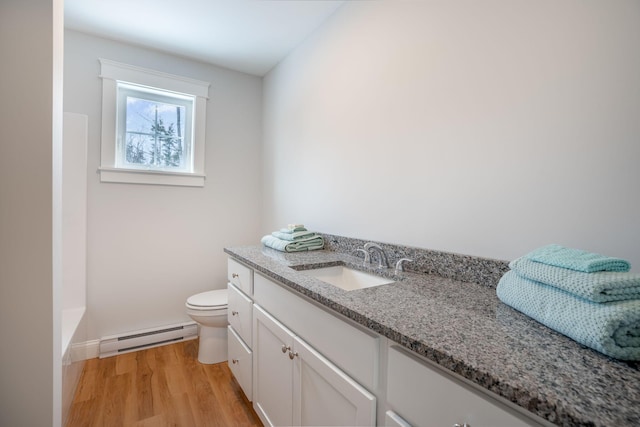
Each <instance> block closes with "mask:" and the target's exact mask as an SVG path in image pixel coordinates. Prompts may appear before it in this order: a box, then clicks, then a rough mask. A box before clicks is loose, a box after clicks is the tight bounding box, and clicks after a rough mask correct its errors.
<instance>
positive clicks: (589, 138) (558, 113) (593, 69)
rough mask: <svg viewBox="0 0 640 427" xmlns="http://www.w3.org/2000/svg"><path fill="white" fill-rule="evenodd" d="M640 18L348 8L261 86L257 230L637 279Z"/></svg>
mask: <svg viewBox="0 0 640 427" xmlns="http://www.w3.org/2000/svg"><path fill="white" fill-rule="evenodd" d="M639 22H640V3H639V2H638V1H636V0H619V1H615V2H602V1H584V0H565V1H561V2H558V1H555V0H543V1H524V0H518V1H510V0H489V1H482V2H477V1H471V0H469V1H461V0H455V1H447V2H445V1H420V2H393V1H386V2H385V1H382V2H348V3H347V4H345V6H343V7H342V8H341V9H339V10H338V12H337V13H336V14H335V15H333V16H332V18H331V19H330V20H329V21H327V23H326V24H325V25H324V26H323V27H322V28H321V29H320V30H319V31H317V32H316V33H315V34H314V35H313V36H312V37H310V38H309V39H308V40H307V41H306V42H305V43H304V44H303V45H302V46H300V47H298V48H297V49H296V50H295V51H294V52H293V53H292V54H290V55H289V56H288V57H287V58H286V59H285V60H284V61H283V62H282V63H280V64H279V65H278V66H277V67H276V68H275V69H273V70H272V71H271V72H270V73H269V74H268V75H267V76H266V77H265V81H264V86H265V87H264V153H265V158H264V164H265V179H264V190H265V212H266V213H267V214H266V215H265V220H264V223H263V231H265V232H266V231H269V230H271V229H273V228H276V227H278V226H281V225H282V224H286V223H289V222H293V221H295V222H304V223H306V224H307V225H309V226H310V227H312V228H314V229H317V230H321V231H324V232H330V233H333V234H340V235H346V236H352V237H360V238H364V239H372V240H379V241H384V242H392V243H403V244H408V245H412V246H418V247H423V248H430V249H438V250H445V251H452V252H458V253H464V254H470V255H478V256H486V257H492V258H498V259H512V258H515V257H517V256H519V255H521V254H523V253H524V252H527V251H529V250H531V249H533V248H535V247H537V246H539V245H543V244H547V243H552V242H556V243H560V244H564V245H568V246H573V247H579V248H583V249H586V250H591V251H596V252H600V253H605V254H609V255H616V256H622V257H625V258H627V259H629V260H631V262H632V264H633V265H634V266H635V268H633V269H634V270H635V271H640V250H638V242H639V241H640V222H639V221H638V212H639V211H640V191H638V183H639V182H640V168H639V167H638V159H640V119H639V118H640V25H638V23H639Z"/></svg>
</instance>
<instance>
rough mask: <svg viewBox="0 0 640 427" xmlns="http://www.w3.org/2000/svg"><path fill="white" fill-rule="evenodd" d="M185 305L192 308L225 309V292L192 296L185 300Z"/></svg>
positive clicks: (224, 290) (218, 291)
mask: <svg viewBox="0 0 640 427" xmlns="http://www.w3.org/2000/svg"><path fill="white" fill-rule="evenodd" d="M187 304H189V305H192V306H194V307H226V306H227V290H226V289H218V290H215V291H207V292H202V293H199V294H195V295H192V296H190V297H189V298H188V299H187Z"/></svg>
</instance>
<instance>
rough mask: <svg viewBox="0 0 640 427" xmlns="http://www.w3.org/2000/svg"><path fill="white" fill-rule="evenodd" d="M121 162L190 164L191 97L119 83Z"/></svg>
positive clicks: (128, 164) (178, 167)
mask: <svg viewBox="0 0 640 427" xmlns="http://www.w3.org/2000/svg"><path fill="white" fill-rule="evenodd" d="M118 90H119V92H118V94H119V96H120V102H119V105H120V107H121V108H122V111H121V112H120V114H119V117H120V119H121V122H120V123H121V124H124V126H122V125H119V131H120V136H121V138H122V139H121V140H122V145H121V147H122V148H121V153H120V154H121V161H122V163H123V165H124V166H126V167H134V168H145V169H159V170H176V171H182V170H187V169H189V168H190V167H191V165H190V164H189V161H190V152H191V138H190V135H191V126H190V125H189V124H190V120H191V117H190V114H191V110H192V104H193V99H191V98H188V97H184V96H181V95H176V94H173V93H170V92H164V91H160V90H157V89H149V88H143V87H136V86H133V85H129V84H120V85H119V88H118Z"/></svg>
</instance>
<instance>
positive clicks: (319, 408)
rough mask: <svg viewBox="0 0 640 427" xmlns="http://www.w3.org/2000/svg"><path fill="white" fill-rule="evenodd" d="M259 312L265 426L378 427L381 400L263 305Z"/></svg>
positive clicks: (258, 394) (260, 405)
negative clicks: (376, 422) (378, 407)
mask: <svg viewBox="0 0 640 427" xmlns="http://www.w3.org/2000/svg"><path fill="white" fill-rule="evenodd" d="M253 311H254V315H253V319H254V342H253V346H254V351H255V359H254V403H253V404H254V408H255V410H256V412H257V413H258V415H259V416H260V418H261V419H262V421H263V422H264V423H265V425H269V426H290V425H296V426H312V425H313V426H316V425H325V426H328V425H350V426H370V425H374V424H375V411H376V398H375V396H373V395H372V394H371V393H369V392H368V391H367V390H365V389H364V388H363V387H362V386H360V385H359V384H358V383H356V382H355V381H354V380H353V379H351V378H350V377H349V376H347V375H346V374H345V373H344V372H343V371H341V370H340V369H339V368H337V367H336V366H335V365H334V364H333V363H331V362H330V361H329V360H328V359H326V358H325V357H324V356H322V355H321V354H320V353H318V352H317V351H316V350H314V349H313V348H312V347H311V346H310V345H309V344H307V343H306V342H305V341H303V340H302V339H300V337H298V336H296V335H295V334H294V333H293V332H292V331H290V330H289V329H288V328H287V327H286V326H284V325H283V324H281V323H280V322H278V320H276V319H275V318H274V317H273V316H271V315H270V314H269V313H267V312H266V311H265V310H264V309H263V308H262V307H260V306H259V305H257V304H256V305H254V307H253Z"/></svg>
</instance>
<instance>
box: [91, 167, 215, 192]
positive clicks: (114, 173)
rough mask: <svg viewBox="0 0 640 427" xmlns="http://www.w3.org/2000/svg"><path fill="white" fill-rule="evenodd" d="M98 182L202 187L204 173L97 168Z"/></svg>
mask: <svg viewBox="0 0 640 427" xmlns="http://www.w3.org/2000/svg"><path fill="white" fill-rule="evenodd" d="M98 172H99V173H100V182H117V183H122V184H148V185H173V186H181V187H204V180H205V175H202V174H198V173H181V172H166V171H155V170H143V169H120V168H105V167H101V168H98Z"/></svg>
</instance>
